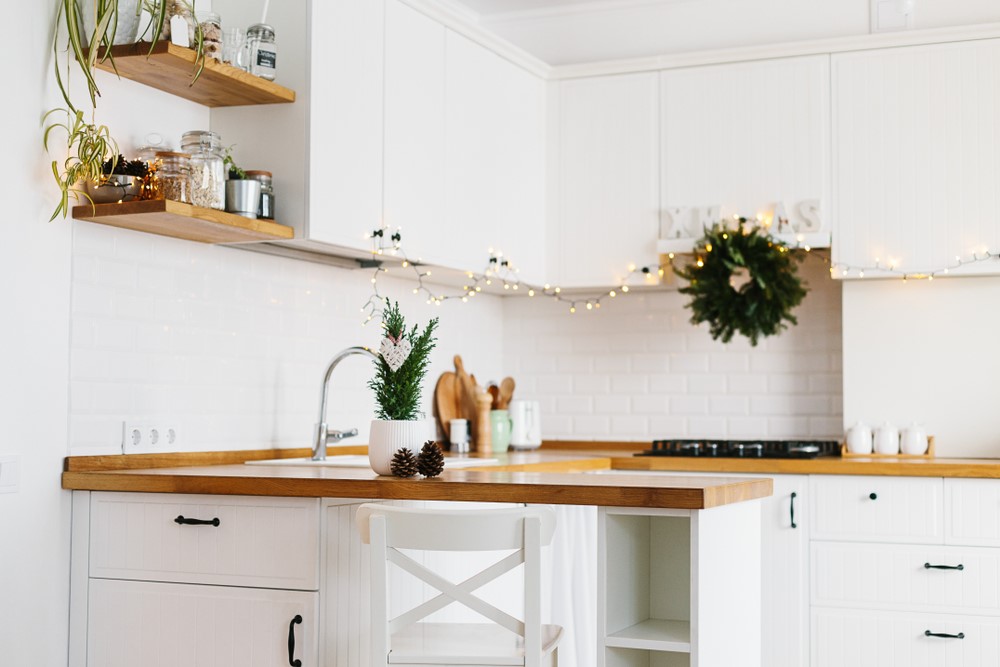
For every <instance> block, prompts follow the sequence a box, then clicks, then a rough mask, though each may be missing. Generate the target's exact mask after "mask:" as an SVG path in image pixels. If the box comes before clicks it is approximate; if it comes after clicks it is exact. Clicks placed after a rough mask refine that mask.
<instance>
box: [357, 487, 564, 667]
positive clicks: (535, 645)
mask: <svg viewBox="0 0 1000 667" xmlns="http://www.w3.org/2000/svg"><path fill="white" fill-rule="evenodd" d="M356 521H357V525H358V531H359V532H360V534H361V541H362V542H364V543H365V544H370V545H371V579H372V629H371V630H372V658H373V661H374V660H378V661H380V662H379V664H383V663H381V659H382V658H383V657H385V656H387V655H388V653H389V651H390V650H391V648H392V647H391V643H390V641H391V636H392V634H393V633H395V632H398V631H400V630H402V629H403V628H405V627H407V626H409V625H412V624H413V623H416V622H418V621H420V620H421V619H423V618H425V617H427V616H429V615H430V614H433V613H434V612H436V611H438V610H439V609H442V608H444V607H446V606H448V605H449V604H451V603H452V602H457V603H459V604H462V605H464V606H466V607H468V608H469V609H471V610H473V611H475V612H477V613H479V614H481V615H482V616H485V617H486V618H488V619H490V620H491V621H493V622H494V623H497V624H498V625H501V626H503V627H505V628H507V629H508V630H510V631H511V632H514V633H516V634H518V635H520V636H522V637H524V652H525V659H526V664H528V665H531V664H537V660H538V657H539V656H540V655H541V547H542V546H545V545H548V544H549V543H550V542H551V541H552V534H553V532H554V530H555V512H553V511H552V509H550V508H548V507H517V508H512V509H488V510H437V509H418V508H410V507H394V506H389V505H380V504H374V503H367V504H364V505H362V506H361V507H360V508H359V509H358V513H357V517H356ZM400 549H412V550H419V551H507V550H514V552H513V553H511V554H510V555H509V556H507V557H505V558H503V559H501V560H500V561H498V562H497V563H494V564H493V565H491V566H489V567H487V568H486V569H484V570H482V571H481V572H479V573H477V574H475V575H474V576H472V577H470V578H468V579H466V580H465V581H463V582H461V583H458V584H455V583H452V582H450V581H448V580H447V579H445V578H444V577H442V576H441V575H440V574H438V573H436V572H434V571H432V570H430V569H428V568H426V567H425V566H424V565H422V564H420V563H418V562H416V561H415V560H413V559H412V558H410V557H409V556H408V555H406V554H404V553H402V552H400V551H399V550H400ZM389 563H393V564H395V565H396V566H398V567H400V568H401V569H403V570H405V571H406V572H409V573H410V574H412V575H413V576H415V577H417V578H418V579H420V580H421V581H423V582H425V583H427V584H429V585H430V586H433V587H434V588H435V589H437V590H438V591H440V593H439V594H438V595H437V596H436V597H433V598H432V599H430V600H427V601H426V602H423V603H422V604H419V605H417V606H416V607H414V608H413V609H410V610H409V611H406V612H404V613H402V614H400V615H399V616H397V617H396V618H393V619H390V618H389ZM522 563H523V564H524V620H519V619H517V618H514V617H513V616H511V615H509V614H507V613H506V612H504V611H502V610H500V609H498V608H497V607H495V606H494V605H491V604H489V603H488V602H486V601H484V600H482V599H481V598H479V597H476V596H475V595H473V591H475V590H476V589H478V588H480V587H481V586H483V585H484V584H486V583H488V582H489V581H492V580H493V579H496V578H497V577H499V576H500V575H502V574H504V573H506V572H508V571H510V570H513V569H514V568H516V567H517V566H518V565H520V564H522Z"/></svg>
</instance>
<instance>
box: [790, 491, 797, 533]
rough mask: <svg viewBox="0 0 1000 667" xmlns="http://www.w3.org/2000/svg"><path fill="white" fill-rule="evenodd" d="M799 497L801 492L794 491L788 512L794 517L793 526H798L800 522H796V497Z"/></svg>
mask: <svg viewBox="0 0 1000 667" xmlns="http://www.w3.org/2000/svg"><path fill="white" fill-rule="evenodd" d="M798 497H799V494H797V493H795V492H794V491H792V499H791V501H790V502H789V503H788V513H789V514H790V515H791V518H792V528H798V527H799V524H797V523H795V499H796V498H798Z"/></svg>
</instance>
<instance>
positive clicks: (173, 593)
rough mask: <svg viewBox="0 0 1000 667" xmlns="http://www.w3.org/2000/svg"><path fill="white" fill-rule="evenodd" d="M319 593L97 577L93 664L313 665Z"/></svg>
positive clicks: (91, 608) (90, 636) (90, 647)
mask: <svg viewBox="0 0 1000 667" xmlns="http://www.w3.org/2000/svg"><path fill="white" fill-rule="evenodd" d="M318 598H319V594H318V593H316V592H306V591H283V590H269V589H264V588H237V587H234V586H201V585H188V584H173V583H159V582H149V581H120V580H114V579H94V580H92V581H91V583H90V595H89V601H88V609H87V611H88V613H87V615H88V617H89V619H90V622H89V625H88V632H87V664H88V665H94V666H95V667H96V666H99V667H135V666H137V665H165V666H168V665H169V666H173V665H212V667H252V666H257V665H260V666H261V667H264V666H268V667H271V666H274V665H285V664H291V663H292V662H293V661H295V660H301V661H302V663H301V664H302V665H303V667H311V666H315V665H317V664H319V663H318V660H317V635H318V629H319V621H318V618H319V613H318V612H319V604H318Z"/></svg>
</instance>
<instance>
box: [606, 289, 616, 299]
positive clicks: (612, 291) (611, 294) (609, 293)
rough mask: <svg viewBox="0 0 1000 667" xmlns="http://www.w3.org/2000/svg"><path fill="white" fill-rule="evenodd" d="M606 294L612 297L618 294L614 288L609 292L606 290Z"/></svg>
mask: <svg viewBox="0 0 1000 667" xmlns="http://www.w3.org/2000/svg"><path fill="white" fill-rule="evenodd" d="M608 296H610V297H611V298H612V299H613V298H615V297H616V296H618V294H617V293H616V292H615V291H614V290H611V291H610V292H608Z"/></svg>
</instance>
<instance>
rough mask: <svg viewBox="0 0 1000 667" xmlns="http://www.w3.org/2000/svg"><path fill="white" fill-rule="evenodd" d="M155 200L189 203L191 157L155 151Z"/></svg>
mask: <svg viewBox="0 0 1000 667" xmlns="http://www.w3.org/2000/svg"><path fill="white" fill-rule="evenodd" d="M156 160H157V161H158V162H159V169H158V170H157V179H156V180H157V188H156V198H157V199H171V200H173V201H179V202H184V203H185V204H190V203H191V192H190V189H189V187H188V185H189V183H188V179H189V178H190V173H189V172H190V167H191V156H190V155H188V154H187V153H175V152H173V151H157V152H156Z"/></svg>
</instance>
